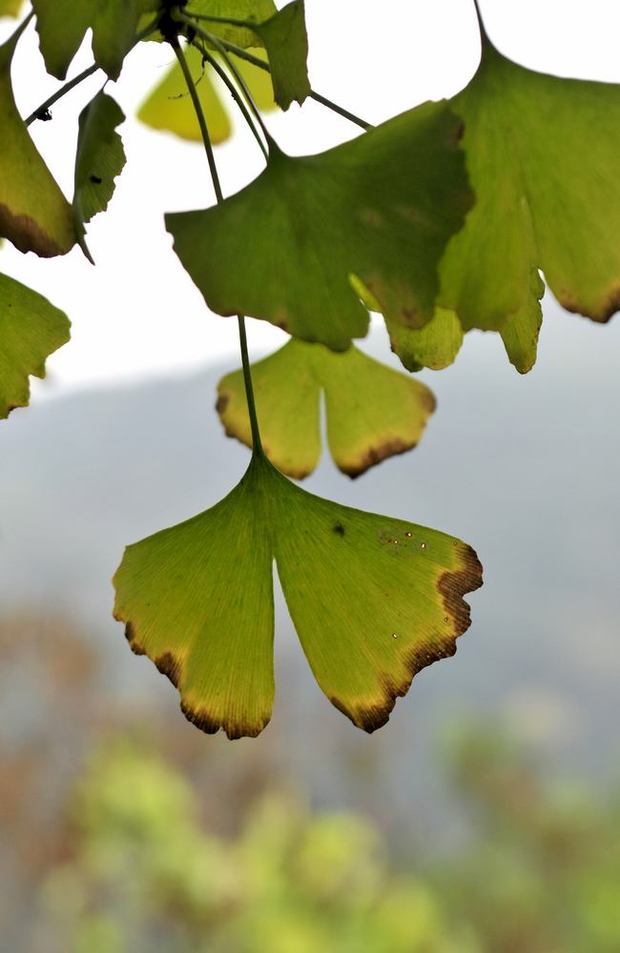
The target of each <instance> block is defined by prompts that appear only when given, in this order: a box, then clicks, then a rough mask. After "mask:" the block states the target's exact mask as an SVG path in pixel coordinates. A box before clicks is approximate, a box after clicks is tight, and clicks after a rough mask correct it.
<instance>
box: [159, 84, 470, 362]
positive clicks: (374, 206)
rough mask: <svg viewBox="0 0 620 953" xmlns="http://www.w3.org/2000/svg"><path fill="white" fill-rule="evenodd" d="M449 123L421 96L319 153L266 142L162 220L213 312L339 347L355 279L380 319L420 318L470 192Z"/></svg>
mask: <svg viewBox="0 0 620 953" xmlns="http://www.w3.org/2000/svg"><path fill="white" fill-rule="evenodd" d="M459 134H460V125H459V122H458V121H457V120H456V118H455V117H454V115H453V114H452V113H451V112H450V110H449V109H447V108H446V106H445V105H444V104H442V103H426V104H424V105H423V106H419V107H418V108H417V109H414V110H411V111H410V112H408V113H404V114H403V115H401V116H397V117H396V118H394V119H390V120H389V121H388V122H386V123H383V124H382V125H381V126H377V127H376V128H374V129H371V130H369V131H368V132H366V133H364V134H363V135H361V136H359V137H358V138H357V139H354V140H353V141H351V142H347V143H345V144H344V145H341V146H337V147H336V148H334V149H329V150H328V151H327V152H324V153H322V154H320V155H315V156H302V157H295V158H291V157H290V156H286V155H284V154H283V153H282V152H280V150H279V149H278V148H277V146H275V144H274V143H271V148H270V158H269V162H268V165H267V168H266V169H265V171H264V172H263V173H262V174H261V175H260V176H259V177H258V178H257V179H255V180H254V182H252V183H251V184H250V185H249V186H247V187H246V188H245V189H243V190H242V191H241V192H238V193H237V194H236V195H234V196H232V197H231V198H229V199H226V200H225V201H224V202H223V203H222V204H220V205H219V206H216V207H214V208H210V209H206V210H204V211H195V212H181V213H176V214H169V215H167V216H166V226H167V228H168V230H169V231H170V232H171V233H172V235H173V237H174V247H175V250H176V252H177V254H178V256H179V258H180V259H181V263H182V264H183V266H184V267H185V268H186V270H187V271H188V272H189V274H190V276H191V277H192V279H193V280H194V282H195V283H196V285H197V286H198V288H199V289H200V291H201V292H202V294H203V295H204V298H205V300H206V302H207V304H208V305H209V307H210V308H212V309H213V310H214V311H216V312H217V313H219V314H223V315H231V314H238V313H242V314H249V315H252V316H254V317H256V318H262V319H264V320H267V321H270V322H271V323H272V324H275V325H277V326H279V327H283V328H285V329H286V330H287V331H289V332H290V334H292V335H293V336H294V337H299V338H302V339H303V340H306V341H319V342H321V343H322V344H326V345H327V346H328V347H331V348H332V349H333V350H337V351H338V350H340V351H344V350H346V349H347V347H348V346H349V345H350V343H351V340H352V338H355V337H363V336H364V335H365V334H366V332H367V329H368V312H367V309H366V307H365V306H364V305H363V304H362V302H361V301H360V299H359V295H358V292H357V291H355V290H354V287H353V285H354V283H355V282H356V281H360V282H362V283H363V284H364V286H365V287H366V288H368V289H369V291H370V293H371V294H372V295H373V297H374V299H376V301H377V302H378V304H379V306H380V308H381V310H382V312H383V313H384V314H385V315H386V316H388V317H389V318H390V319H391V320H394V321H397V322H400V323H402V324H406V325H409V326H411V327H421V326H422V325H424V324H425V323H426V322H427V321H428V320H430V318H431V317H432V316H433V312H434V306H435V297H436V294H437V291H438V276H437V267H438V263H439V260H440V258H441V255H442V254H443V250H444V248H445V245H446V242H447V241H448V239H449V238H450V236H451V235H452V234H454V232H455V231H456V230H457V229H458V228H460V227H461V225H462V223H463V219H464V215H465V211H466V209H467V208H468V207H469V204H470V202H471V196H470V193H469V189H468V186H467V180H466V176H465V171H464V163H463V155H462V153H461V151H460V148H459V145H458V139H459ZM249 236H251V240H249Z"/></svg>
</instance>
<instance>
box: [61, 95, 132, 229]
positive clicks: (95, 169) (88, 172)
mask: <svg viewBox="0 0 620 953" xmlns="http://www.w3.org/2000/svg"><path fill="white" fill-rule="evenodd" d="M124 121H125V116H124V115H123V111H122V109H121V108H120V106H119V105H118V103H117V102H115V100H114V99H112V97H111V96H108V95H107V94H106V93H103V92H101V93H98V94H97V95H96V96H95V98H94V99H93V100H91V102H90V103H89V104H88V106H86V108H85V109H84V110H83V111H82V113H81V115H80V120H79V134H78V144H77V156H76V160H75V192H74V196H73V211H74V215H75V219H76V230H77V232H78V234H79V235H80V237H82V236H83V235H84V232H85V229H84V225H85V224H86V223H88V222H90V220H91V219H92V218H93V216H94V215H97V214H98V213H99V212H103V211H105V209H107V207H108V202H109V201H110V199H111V198H112V195H113V194H114V184H115V179H116V177H117V176H119V175H120V173H121V172H122V170H123V166H124V165H125V150H124V149H123V141H122V139H121V137H120V136H119V134H118V133H117V131H116V128H117V126H120V124H121V123H123V122H124Z"/></svg>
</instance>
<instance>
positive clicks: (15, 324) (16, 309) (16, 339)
mask: <svg viewBox="0 0 620 953" xmlns="http://www.w3.org/2000/svg"><path fill="white" fill-rule="evenodd" d="M69 327H70V325H69V320H68V318H67V316H66V315H65V314H63V312H62V311H59V310H58V309H57V308H54V307H53V305H51V304H50V303H49V301H48V300H47V299H46V298H44V297H43V296H42V295H40V294H37V292H36V291H32V290H31V289H30V288H27V287H26V286H25V285H22V284H21V283H20V282H19V281H15V280H14V279H13V278H9V277H8V276H7V275H2V274H0V418H5V417H8V415H9V413H10V412H11V410H13V409H14V408H15V407H26V406H27V404H28V400H29V397H30V387H29V383H28V377H29V375H33V376H35V377H45V359H46V358H47V357H48V356H49V355H50V354H51V353H52V351H55V350H56V349H57V348H59V347H61V345H63V344H66V342H67V341H68V340H69Z"/></svg>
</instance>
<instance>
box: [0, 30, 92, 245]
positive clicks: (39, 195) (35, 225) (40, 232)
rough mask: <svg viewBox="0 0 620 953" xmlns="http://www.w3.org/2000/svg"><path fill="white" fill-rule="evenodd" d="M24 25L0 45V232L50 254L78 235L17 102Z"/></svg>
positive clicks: (11, 239) (16, 242) (18, 243)
mask: <svg viewBox="0 0 620 953" xmlns="http://www.w3.org/2000/svg"><path fill="white" fill-rule="evenodd" d="M24 22H25V21H24ZM23 29H24V27H23V26H21V27H19V29H18V30H17V31H16V32H15V33H14V35H13V36H12V37H11V39H9V40H8V41H7V42H6V43H5V44H4V45H3V46H1V47H0V144H1V145H0V235H3V236H4V237H5V238H8V239H9V241H11V242H13V244H14V245H15V246H16V247H17V248H19V250H20V251H22V252H27V251H33V252H36V254H37V255H41V256H42V257H44V258H48V257H51V256H53V255H64V254H66V252H68V251H69V249H70V248H72V247H73V245H74V244H75V240H76V236H75V229H74V226H73V215H72V212H71V206H70V205H69V203H68V202H67V200H66V199H65V197H64V195H63V194H62V192H61V191H60V189H59V187H58V185H57V184H56V182H55V180H54V178H53V176H52V174H51V172H50V171H49V169H48V168H47V166H46V165H45V162H44V161H43V159H42V158H41V156H40V155H39V153H38V151H37V149H36V146H35V144H34V143H33V141H32V139H31V138H30V135H29V134H28V130H27V129H26V126H25V124H24V122H23V120H22V118H21V116H20V115H19V113H18V111H17V107H16V105H15V99H14V97H13V89H12V86H11V60H12V57H13V52H14V50H15V46H16V43H17V40H18V39H19V36H20V35H21V33H22V30H23Z"/></svg>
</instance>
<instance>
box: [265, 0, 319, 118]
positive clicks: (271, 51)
mask: <svg viewBox="0 0 620 953" xmlns="http://www.w3.org/2000/svg"><path fill="white" fill-rule="evenodd" d="M254 31H255V32H256V34H257V36H258V37H259V38H260V39H261V40H262V41H263V44H264V46H265V49H266V51H267V57H268V59H269V69H270V72H271V79H272V81H273V90H274V94H275V98H276V102H277V104H278V106H281V107H282V109H288V107H289V106H290V105H291V103H292V102H293V101H296V102H298V103H303V101H304V99H305V98H306V97H307V96H308V95H309V94H310V81H309V79H308V67H307V59H308V36H307V34H306V21H305V19H304V4H303V0H292V3H287V5H286V6H285V7H283V8H282V9H281V10H279V11H278V13H276V14H275V16H273V17H270V19H269V20H266V21H265V22H264V23H259V24H257V25H256V26H255V27H254Z"/></svg>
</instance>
